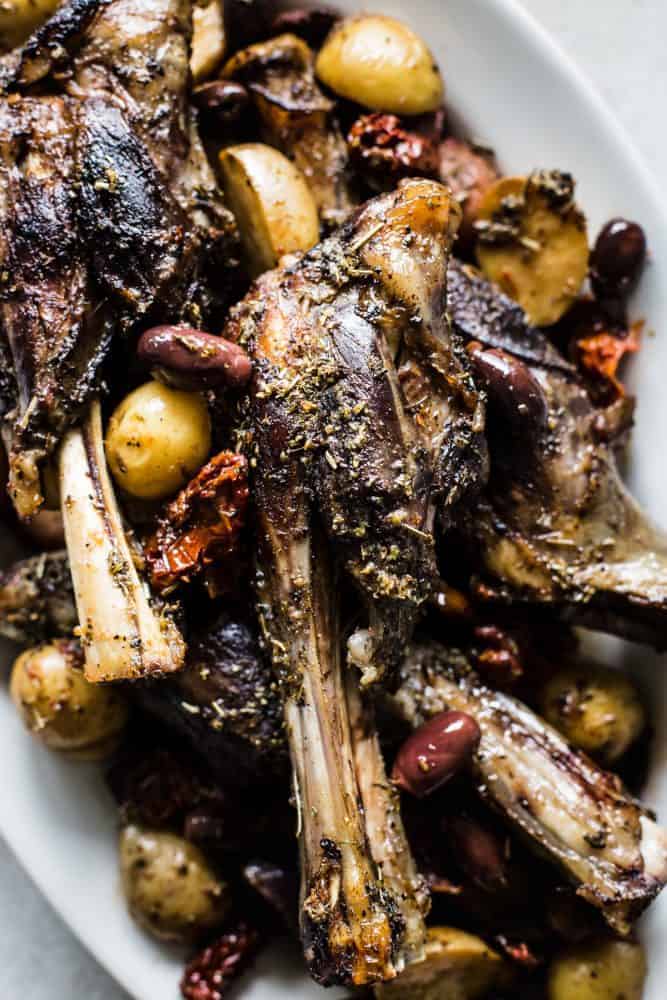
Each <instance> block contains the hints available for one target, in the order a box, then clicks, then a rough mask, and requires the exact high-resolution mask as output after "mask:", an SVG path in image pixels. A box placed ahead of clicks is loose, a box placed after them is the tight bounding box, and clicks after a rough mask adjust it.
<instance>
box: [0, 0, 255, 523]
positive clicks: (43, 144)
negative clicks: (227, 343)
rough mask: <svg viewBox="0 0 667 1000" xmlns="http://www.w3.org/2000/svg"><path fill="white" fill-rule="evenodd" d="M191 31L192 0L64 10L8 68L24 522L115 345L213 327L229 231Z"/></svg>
mask: <svg viewBox="0 0 667 1000" xmlns="http://www.w3.org/2000/svg"><path fill="white" fill-rule="evenodd" d="M190 34H191V4H190V3H188V2H187V0H151V2H149V3H145V4H142V8H141V13H140V14H137V11H136V4H134V3H130V2H128V0H112V2H104V0H85V2H84V0H67V2H65V3H64V4H63V6H62V7H60V8H59V10H58V11H57V12H56V14H55V15H54V17H53V18H52V19H51V20H50V21H49V22H47V24H45V25H44V26H43V27H42V28H41V29H39V30H38V31H37V32H36V34H35V35H34V36H33V37H32V38H31V39H30V40H29V41H28V42H27V43H26V45H25V47H24V48H23V49H22V50H21V51H19V52H16V53H12V54H10V55H9V56H7V57H5V60H4V65H3V67H2V72H0V81H1V83H2V88H3V89H2V96H1V97H0V137H1V139H2V143H1V149H2V152H1V157H0V181H1V187H2V192H3V195H2V198H0V217H1V219H2V237H1V238H0V259H1V261H2V267H1V270H2V273H3V274H5V275H6V277H5V280H4V283H3V286H2V291H1V294H0V315H1V319H2V331H3V341H4V343H5V344H6V348H5V350H6V351H7V350H8V353H9V355H10V356H11V359H12V362H13V370H14V375H15V383H16V388H15V398H14V399H13V401H11V404H10V405H7V404H5V405H4V409H5V410H6V411H7V410H8V412H6V413H5V432H4V433H5V438H6V440H7V441H8V444H9V452H10V492H11V494H12V497H13V499H14V502H15V505H16V508H17V511H18V513H19V514H20V516H22V517H25V518H27V517H30V516H31V515H32V514H33V513H34V512H35V511H36V510H37V509H38V507H39V505H40V503H41V486H40V468H41V466H42V465H43V463H44V461H45V460H46V459H47V458H48V457H49V456H50V455H52V454H53V453H54V451H55V449H56V446H57V444H58V443H59V441H60V439H61V438H62V436H63V434H64V432H65V431H66V430H67V429H68V428H69V427H71V426H73V425H74V424H76V423H77V422H78V421H79V420H80V419H81V417H82V415H83V413H84V412H85V408H86V406H87V404H88V403H89V402H90V400H91V399H92V398H93V397H94V396H96V395H98V394H99V393H100V391H101V389H102V387H103V386H102V381H103V367H104V363H105V361H106V360H107V358H108V356H109V353H110V351H111V349H112V346H113V344H114V341H115V339H116V336H117V334H118V333H120V334H127V333H129V332H130V331H132V330H133V329H134V327H135V326H136V324H137V323H138V322H140V321H141V322H143V321H148V320H149V319H153V318H155V319H156V320H157V321H159V320H161V319H163V318H167V319H169V320H170V321H171V322H174V321H177V320H179V319H180V318H185V319H187V320H188V321H189V322H191V323H196V324H199V323H201V322H205V321H206V319H207V318H209V317H210V316H211V315H212V314H215V312H216V307H218V306H219V305H220V299H221V295H220V292H221V291H222V293H223V297H224V290H225V287H226V284H225V281H224V280H223V281H220V275H219V274H218V275H217V278H216V283H215V284H216V287H215V288H214V286H213V282H212V281H211V277H212V273H213V271H214V269H216V268H219V272H220V273H223V271H224V268H225V267H227V268H228V269H229V273H230V274H231V273H233V271H234V267H235V262H236V259H235V257H234V251H235V242H234V241H235V235H234V225H233V221H232V218H231V216H230V214H229V213H228V212H227V210H226V209H225V208H224V206H223V205H222V202H221V199H220V195H219V193H218V190H217V187H216V183H215V178H214V176H213V173H212V170H211V168H210V166H209V164H208V161H207V159H206V156H205V154H204V151H203V148H202V146H201V144H200V142H199V139H198V136H197V133H196V130H195V127H194V122H193V120H192V118H191V115H190V112H189V107H188V88H189V40H190ZM156 52H158V53H160V58H159V59H156V58H155V53H156ZM54 90H55V91H56V93H55V96H54V95H53V91H54ZM47 94H48V96H47ZM4 395H5V393H3V396H4Z"/></svg>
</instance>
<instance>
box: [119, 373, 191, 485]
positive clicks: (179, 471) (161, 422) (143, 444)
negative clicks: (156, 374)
mask: <svg viewBox="0 0 667 1000" xmlns="http://www.w3.org/2000/svg"><path fill="white" fill-rule="evenodd" d="M105 448H106V456H107V461H108V463H109V468H110V469H111V473H112V475H113V477H114V479H115V480H116V482H117V483H118V485H119V486H120V487H122V489H124V490H126V492H127V493H129V494H130V495H131V496H133V497H137V498H138V499H141V500H162V499H164V498H165V497H168V496H171V495H172V494H173V493H176V491H177V490H179V489H181V487H182V486H184V485H185V484H186V483H187V481H188V480H189V479H191V478H192V476H193V475H194V474H195V473H196V472H198V471H199V470H200V469H201V467H202V465H204V463H205V462H206V459H207V458H208V456H209V454H210V451H211V421H210V418H209V414H208V407H207V406H206V401H205V400H204V398H203V396H201V395H199V393H196V392H183V391H181V390H178V389H170V388H168V387H167V386H166V385H163V384H162V383H161V382H156V381H151V382H146V383H145V384H144V385H142V386H139V388H138V389H135V390H134V392H131V393H130V394H129V395H128V396H126V397H125V399H123V400H122V402H120V403H119V404H118V406H117V407H116V409H115V410H114V412H113V414H112V416H111V419H110V420H109V426H108V428H107V435H106V442H105Z"/></svg>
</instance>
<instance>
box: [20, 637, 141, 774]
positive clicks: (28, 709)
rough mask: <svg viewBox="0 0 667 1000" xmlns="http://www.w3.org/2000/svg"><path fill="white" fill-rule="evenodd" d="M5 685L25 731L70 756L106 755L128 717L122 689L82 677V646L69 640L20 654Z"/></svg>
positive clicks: (96, 757)
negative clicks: (8, 681) (8, 689)
mask: <svg viewBox="0 0 667 1000" xmlns="http://www.w3.org/2000/svg"><path fill="white" fill-rule="evenodd" d="M9 688H10V693H11V696H12V701H13V702H14V704H15V705H16V707H17V709H18V711H19V713H20V715H21V717H22V719H23V721H24V722H25V724H26V726H27V727H28V729H29V730H30V731H31V732H32V733H34V734H35V736H37V737H38V738H39V739H40V740H41V741H42V742H43V743H44V744H45V745H46V746H47V747H49V748H50V749H51V750H59V751H62V752H64V753H67V754H69V755H70V756H75V757H78V758H82V759H85V760H99V759H102V758H103V757H105V756H107V755H108V754H109V753H110V752H111V751H112V750H113V749H114V748H115V746H116V744H117V742H118V739H119V737H120V734H121V732H122V730H123V729H124V727H125V723H126V721H127V717H128V710H127V705H126V703H125V701H124V699H123V698H122V696H121V695H120V693H119V692H118V691H117V690H116V689H114V688H113V687H110V686H109V685H102V684H90V683H89V682H88V681H87V680H86V679H85V677H84V673H83V660H82V657H81V651H80V648H79V647H78V646H77V645H75V644H74V643H72V641H71V640H68V639H62V640H56V641H54V642H53V643H50V644H48V645H44V646H37V647H35V648H34V649H29V650H27V651H26V652H25V653H22V654H21V655H20V656H19V657H18V659H17V660H16V661H15V663H14V666H13V667H12V673H11V680H10V685H9Z"/></svg>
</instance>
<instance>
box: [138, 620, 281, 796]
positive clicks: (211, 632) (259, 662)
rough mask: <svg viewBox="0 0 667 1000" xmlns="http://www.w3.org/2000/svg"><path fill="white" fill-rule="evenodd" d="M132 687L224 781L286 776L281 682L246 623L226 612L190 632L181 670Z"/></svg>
mask: <svg viewBox="0 0 667 1000" xmlns="http://www.w3.org/2000/svg"><path fill="white" fill-rule="evenodd" d="M132 692H133V694H134V696H135V697H136V698H137V699H138V701H139V703H140V704H141V705H142V706H143V707H144V708H146V709H148V710H149V711H150V712H151V713H152V714H153V715H155V716H156V717H157V718H159V719H160V720H161V721H162V722H164V723H165V725H167V726H168V727H169V729H171V730H172V731H173V732H175V733H177V734H178V735H179V736H180V737H181V738H182V739H184V740H185V742H186V744H187V746H188V747H189V748H191V749H192V750H193V751H194V752H195V753H197V754H198V755H200V756H202V757H204V758H205V760H206V762H207V765H208V767H209V769H210V770H211V772H212V773H213V774H214V775H215V777H216V778H217V779H218V780H219V781H220V782H221V784H222V785H223V786H224V787H228V786H233V787H239V786H241V787H243V786H246V785H247V784H248V783H252V782H254V783H257V782H265V783H269V782H270V781H275V780H276V779H279V778H283V779H286V777H287V763H288V762H287V752H286V749H287V748H286V742H285V734H284V731H283V723H282V710H281V704H280V698H279V696H278V691H277V685H276V682H275V680H274V678H273V674H272V671H271V668H270V665H269V663H268V662H267V660H266V659H265V658H264V656H263V654H262V653H261V652H260V649H259V645H258V641H257V633H256V629H253V628H252V627H251V625H249V624H248V623H247V622H244V621H242V620H240V619H235V618H232V617H231V616H229V615H227V614H223V615H222V616H221V617H220V618H219V619H218V620H217V621H215V622H214V623H213V624H212V625H211V626H210V627H208V628H205V629H202V630H197V632H196V633H195V634H194V635H193V636H191V638H190V642H189V644H188V653H187V659H186V665H185V668H184V669H183V671H182V672H181V673H179V674H178V675H177V676H176V677H174V678H173V679H170V680H161V681H156V682H150V683H148V682H142V683H141V684H135V685H133V687H132Z"/></svg>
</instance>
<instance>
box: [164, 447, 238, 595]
mask: <svg viewBox="0 0 667 1000" xmlns="http://www.w3.org/2000/svg"><path fill="white" fill-rule="evenodd" d="M247 504H248V463H247V461H246V459H245V457H244V456H243V455H237V454H235V453H234V452H231V451H223V452H220V454H219V455H216V456H215V458H213V459H212V460H211V461H210V462H209V463H208V465H205V466H204V468H203V469H202V470H201V472H200V473H199V474H198V475H197V476H195V478H194V479H193V480H192V482H190V483H189V484H188V485H187V486H186V487H185V489H183V490H182V491H181V493H179V495H178V496H177V497H176V499H175V500H173V501H172V502H171V503H170V504H169V506H168V507H167V510H166V513H165V514H164V516H163V517H162V519H161V521H160V523H159V525H158V528H157V531H156V532H155V534H154V535H153V537H152V538H151V539H150V541H149V542H148V545H147V546H146V561H147V565H148V570H149V574H150V578H151V583H152V584H153V586H154V587H155V589H156V590H158V591H160V592H161V593H164V592H165V591H169V590H172V589H173V588H174V587H175V586H176V585H177V584H179V583H182V582H189V581H190V580H192V579H193V578H194V577H196V576H198V575H200V574H202V573H205V574H206V575H207V584H208V586H209V590H211V591H212V592H213V593H214V594H215V593H219V592H220V589H221V585H220V582H219V576H218V575H215V574H213V573H209V572H208V571H209V570H215V569H216V568H220V566H226V567H229V566H230V565H231V561H232V558H233V557H235V556H237V555H238V552H239V547H240V535H241V530H242V528H243V525H244V522H245V512H246V508H247Z"/></svg>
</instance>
